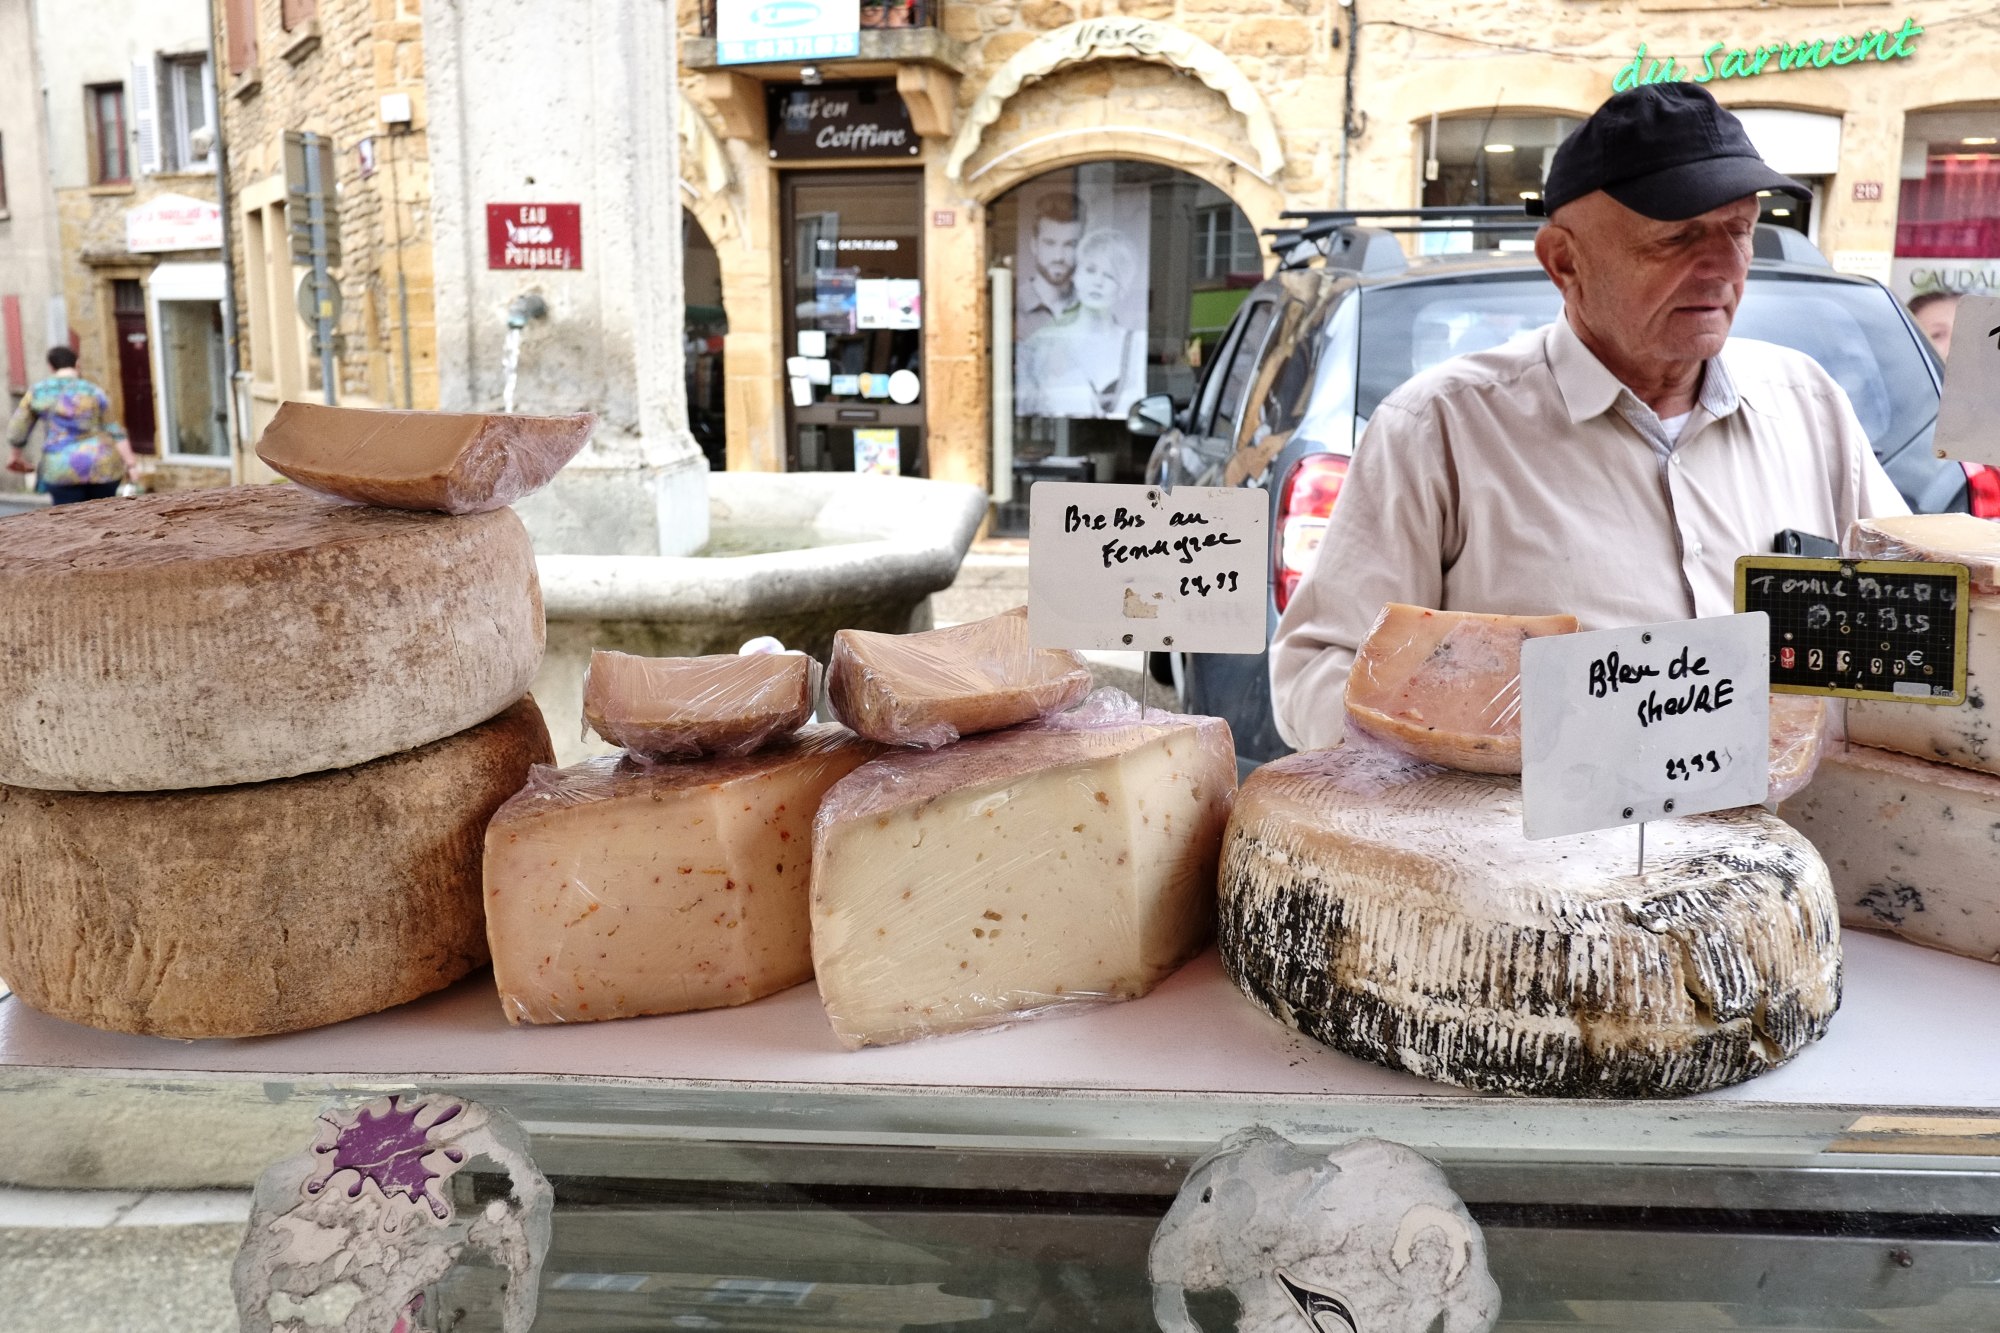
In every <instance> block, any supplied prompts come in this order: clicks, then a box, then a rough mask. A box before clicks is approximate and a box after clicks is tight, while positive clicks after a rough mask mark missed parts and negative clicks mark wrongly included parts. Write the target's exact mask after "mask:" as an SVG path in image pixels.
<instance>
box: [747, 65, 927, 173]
mask: <svg viewBox="0 0 2000 1333" xmlns="http://www.w3.org/2000/svg"><path fill="white" fill-rule="evenodd" d="M770 115H771V156H772V157H776V158H816V157H915V156H916V155H917V154H918V153H920V152H922V151H923V145H922V144H921V143H920V142H919V141H918V139H917V131H916V127H915V126H913V125H911V124H910V109H909V107H907V106H905V105H904V104H903V98H902V95H901V94H900V93H898V92H897V91H896V85H895V84H893V83H890V82H888V81H886V80H884V81H881V82H877V83H827V84H822V85H820V86H819V87H816V88H806V87H800V86H798V85H797V84H792V85H788V86H773V87H772V88H771V90H770Z"/></svg>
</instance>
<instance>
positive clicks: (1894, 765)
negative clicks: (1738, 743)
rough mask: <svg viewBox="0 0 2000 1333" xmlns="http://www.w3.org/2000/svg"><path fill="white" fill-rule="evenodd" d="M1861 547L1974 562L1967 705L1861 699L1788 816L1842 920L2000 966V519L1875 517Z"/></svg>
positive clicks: (1855, 541)
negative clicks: (1813, 851) (1821, 860)
mask: <svg viewBox="0 0 2000 1333" xmlns="http://www.w3.org/2000/svg"><path fill="white" fill-rule="evenodd" d="M1849 549H1850V552H1851V553H1852V554H1854V555H1856V556H1858V557H1860V558H1862V559H1876V560H1884V559H1886V560H1927V561H1936V562H1939V563H1943V564H1961V565H1964V566H1966V568H1967V570H1968V572H1969V574H1970V579H1969V582H1970V586H1971V590H1972V598H1971V602H1972V604H1971V608H1970V616H1969V617H1968V619H1969V629H1968V633H1969V637H1970V640H1971V642H1970V645H1969V649H1968V654H1967V662H1966V682H1965V702H1964V703H1962V704H1958V705H1955V706H1952V705H1936V704H1918V703H1892V702H1886V701H1876V700H1867V701H1863V700H1855V701H1853V702H1851V703H1849V704H1848V706H1847V738H1848V745H1847V746H1846V747H1845V749H1843V750H1840V751H1838V752H1836V753H1834V754H1831V755H1829V756H1827V758H1826V760H1825V761H1824V762H1823V763H1822V764H1821V765H1820V769H1819V774H1818V776H1817V777H1815V778H1814V779H1813V782H1812V785H1811V786H1809V787H1807V788H1806V789H1805V791H1804V792H1802V793H1801V794H1800V795H1798V796H1796V797H1794V798H1793V799H1792V800H1790V801H1788V802H1786V804H1785V806H1784V808H1783V810H1782V811H1781V812H1780V813H1782V814H1783V815H1784V817H1785V818H1786V819H1788V820H1790V821H1791V823H1792V824H1793V825H1794V826H1795V827H1796V828H1797V829H1798V830H1799V831H1800V832H1801V833H1804V834H1805V835H1806V836H1807V837H1808V838H1810V839H1812V842H1813V845H1814V846H1816V847H1818V848H1819V850H1820V854H1821V855H1823V856H1824V857H1825V858H1826V863H1827V868H1828V870H1829V871H1831V872H1832V875H1833V887H1834V891H1835V893H1836V894H1838V896H1839V899H1840V912H1841V919H1842V920H1843V921H1845V922H1847V923H1848V924H1850V925H1856V926H1866V927H1869V928H1871V929H1876V930H1887V931H1892V932H1894V933H1895V934H1898V935H1901V936H1903V937H1904V938H1906V939H1910V940H1914V941H1916V942H1917V943H1919V944H1927V945H1930V946H1932V947H1935V948H1940V949H1948V950H1950V951H1951V952H1953V953H1959V954H1964V955H1966V956H1967V957H1970V958H1982V959H1988V960H1991V961H1996V962H2000V870H1996V867H2000V523H1995V522H1992V521H1991V520H1988V519H1981V518H1973V517H1971V516H1970V515H1966V514H1925V515H1916V516H1911V517H1904V518H1885V519H1868V520H1864V521H1863V522H1861V523H1859V524H1857V525H1856V526H1855V529H1854V532H1853V533H1852V534H1851V535H1850V538H1849Z"/></svg>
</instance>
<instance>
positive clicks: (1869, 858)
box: [1779, 745, 2000, 962]
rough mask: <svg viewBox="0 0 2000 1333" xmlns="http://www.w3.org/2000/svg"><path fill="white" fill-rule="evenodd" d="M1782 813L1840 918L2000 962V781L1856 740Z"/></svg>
mask: <svg viewBox="0 0 2000 1333" xmlns="http://www.w3.org/2000/svg"><path fill="white" fill-rule="evenodd" d="M1779 813H1780V814H1781V815H1783V816H1784V818H1785V819H1786V820H1787V821H1788V822H1789V823H1790V824H1791V825H1792V827H1794V828H1796V829H1797V830H1798V831H1799V832H1800V833H1803V834H1804V835H1805V836H1806V837H1807V838H1809V839H1811V840H1812V844H1813V846H1815V847H1817V848H1818V849H1819V853H1820V855H1821V856H1822V857H1823V858H1825V860H1826V868H1827V871H1828V873H1830V874H1831V875H1832V876H1833V891H1834V894H1835V895H1836V896H1837V897H1838V898H1839V900H1840V919H1841V920H1842V921H1844V922H1846V923H1847V924H1848V925H1850V926H1862V927H1865V928H1867V929H1870V930H1886V931H1890V932H1892V933H1894V934H1897V935H1900V936H1902V937H1903V938H1904V939H1907V940H1913V941H1915V942H1916V943H1918V944H1925V945H1929V946H1930V947H1931V948H1934V949H1944V950H1947V951H1949V952H1951V953H1956V954H1963V955H1965V956H1966V957H1967V958H1979V959H1984V960H1986V961H1988V962H2000V777H1993V776H1990V775H1988V774H1985V773H1973V772H1968V771H1966V770H1964V769H1960V768H1953V767H1951V766H1950V765H1948V764H1933V763H1926V762H1925V761H1924V760H1921V759H1912V758H1910V757H1908V756H1907V755H1900V754H1890V753H1887V752H1886V751H1882V750H1871V749H1867V748H1865V747H1863V746H1859V745H1850V746H1847V747H1845V748H1844V749H1840V750H1836V751H1834V752H1833V753H1831V754H1829V755H1827V756H1826V758H1825V759H1824V760H1823V761H1822V762H1821V764H1820V768H1819V774H1818V776H1817V777H1815V778H1814V779H1813V782H1812V785H1811V786H1809V787H1807V788H1806V789H1805V790H1804V791H1803V792H1802V793H1800V794H1799V795H1797V796H1795V797H1793V798H1792V799H1791V800H1790V801H1788V802H1787V803H1786V804H1785V807H1784V809H1783V810H1781V811H1779Z"/></svg>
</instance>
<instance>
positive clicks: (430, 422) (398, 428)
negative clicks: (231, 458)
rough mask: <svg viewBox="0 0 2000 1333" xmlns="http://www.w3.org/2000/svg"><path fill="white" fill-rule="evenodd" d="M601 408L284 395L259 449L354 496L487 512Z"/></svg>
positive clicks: (395, 504) (561, 456)
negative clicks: (394, 407)
mask: <svg viewBox="0 0 2000 1333" xmlns="http://www.w3.org/2000/svg"><path fill="white" fill-rule="evenodd" d="M596 424H597V418H596V417H595V416H594V415H592V414H591V413H588V412H582V413H578V414H576V415H574V416H564V417H527V416H499V415H488V414H486V413H482V412H397V411H381V410H373V409H366V408H356V407H326V406H323V405H321V404H318V403H299V402H287V403H280V404H279V405H278V414H277V415H276V416H274V417H273V418H271V424H270V425H268V426H266V427H265V428H264V434H263V436H262V437H261V438H260V439H259V440H258V441H257V457H259V458H261V459H263V460H264V462H265V463H267V464H269V465H270V466H271V467H272V468H273V469H275V470H276V471H277V472H279V473H281V474H282V475H284V476H287V477H290V478H291V479H292V480H293V481H296V482H298V483H299V484H300V485H301V486H308V487H311V488H312V489H313V490H316V491H319V492H322V493H323V494H326V495H333V496H338V497H339V498H341V499H343V500H352V501H354V502H356V503H358V504H368V505H380V506H382V507H384V508H387V509H428V510H435V511H437V512H439V513H445V514H483V513H486V512H487V511H489V510H493V509H502V508H505V507H506V506H507V505H510V504H513V503H514V502H515V501H516V500H518V499H520V498H521V497H522V496H524V495H527V494H529V493H531V492H533V491H537V490H540V489H541V488H542V487H543V486H546V485H548V483H549V480H550V479H551V478H552V477H554V476H555V475H556V473H558V472H560V471H562V469H563V466H564V465H565V464H567V463H568V462H569V461H570V459H572V458H574V457H576V455H577V454H578V452H579V451H581V450H582V448H583V446H584V445H585V444H587V443H589V441H590V432H591V430H592V429H593V428H594V427H595V426H596Z"/></svg>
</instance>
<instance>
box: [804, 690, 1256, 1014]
mask: <svg viewBox="0 0 2000 1333" xmlns="http://www.w3.org/2000/svg"><path fill="white" fill-rule="evenodd" d="M1132 717H1133V720H1132V721H1130V722H1128V723H1124V724H1112V725H1102V726H1067V727H1066V726H1061V725H1058V724H1059V723H1062V722H1063V721H1064V720H1065V719H1062V718H1056V719H1051V720H1050V721H1049V722H1047V723H1043V724H1039V725H1036V726H1029V727H1021V728H1017V729H1015V730H1012V731H1006V732H1001V733H999V734H997V735H993V736H981V737H976V738H974V739H972V740H968V741H962V742H960V743H959V744H957V745H952V746H947V747H946V748H944V749H942V750H936V751H931V752H928V753H899V754H889V755H885V756H883V757H882V758H880V759H877V760H875V761H874V762H872V763H869V764H866V765H864V766H862V767H861V768H859V769H856V770H855V771H854V772H853V773H852V774H850V775H849V776H848V777H846V778H845V779H843V780H842V781H841V782H840V784H839V785H838V786H836V787H835V788H834V789H833V791H832V792H830V793H829V794H828V796H827V800H826V803H825V805H824V806H823V807H822V808H821V810H820V814H819V819H818V822H817V825H816V827H815V829H814V834H813V900H812V937H813V941H812V942H813V966H814V970H815V973H816V974H817V976H818V978H819V989H820V998H821V999H822V1000H824V1001H825V1003H826V1012H827V1017H828V1018H829V1019H831V1020H832V1023H833V1029H834V1032H835V1033H836V1034H837V1035H838V1036H839V1038H840V1040H841V1041H842V1043H844V1044H845V1045H847V1046H849V1047H859V1046H877V1045H885V1044H887V1043H890V1042H898V1041H908V1040H910V1039H911V1038H915V1037H924V1036H931V1035H935V1034H938V1033H946V1032H957V1031H962V1030H964V1029H968V1028H975V1027H985V1026H991V1025H994V1024H1000V1023H1006V1022H1010V1021H1012V1020H1014V1019H1017V1018H1021V1017H1025V1016H1026V1015H1028V1014H1031V1013H1034V1012H1036V1011H1038V1010H1042V1009H1046V1008H1050V1007H1052V1006H1058V1005H1068V1004H1076V1003H1081V1002H1086V1001H1104V1000H1124V999H1131V998H1132V997H1134V996H1139V995H1144V994H1145V993H1146V992H1147V991H1149V990H1151V989H1152V988H1153V987H1154V986H1155V985H1157V984H1159V982H1160V981H1161V980H1162V979H1163V978H1165V977H1166V976H1167V975H1168V974H1169V973H1171V972H1172V971H1173V970H1174V969H1175V968H1177V967H1179V966H1180V965H1181V964H1182V963H1183V962H1185V961H1186V960H1187V959H1188V958H1189V957H1191V956H1192V955H1193V954H1194V953H1195V951H1196V950H1198V949H1199V948H1200V947H1201V946H1202V944H1203V943H1204V942H1205V941H1206V940H1207V939H1208V937H1209V934H1210V930H1211V928H1212V924H1213V921H1214V906H1215V858H1216V854H1217V852H1218V850H1219V849H1220V846H1221V838H1222V828H1223V822H1224V821H1225V820H1226V819H1227V818H1228V815H1229V803H1230V798H1231V795H1232V794H1233V792H1234V790H1235V787H1236V754H1235V747H1234V745H1233V744H1232V742H1231V740H1230V735H1229V727H1228V724H1226V723H1224V722H1223V721H1221V720H1220V719H1219V718H1198V717H1180V716H1174V715H1171V714H1164V713H1158V712H1153V713H1148V714H1146V715H1145V720H1144V721H1140V720H1138V712H1137V709H1136V708H1134V709H1133V710H1132Z"/></svg>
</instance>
